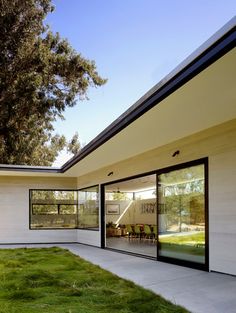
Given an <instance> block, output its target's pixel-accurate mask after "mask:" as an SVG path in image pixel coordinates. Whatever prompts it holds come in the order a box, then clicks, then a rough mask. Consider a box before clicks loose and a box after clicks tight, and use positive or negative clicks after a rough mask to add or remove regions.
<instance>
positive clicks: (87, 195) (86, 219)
mask: <svg viewBox="0 0 236 313" xmlns="http://www.w3.org/2000/svg"><path fill="white" fill-rule="evenodd" d="M98 192H99V187H98V186H93V187H89V188H84V189H81V190H79V207H78V228H85V229H90V230H98V229H99V196H98Z"/></svg>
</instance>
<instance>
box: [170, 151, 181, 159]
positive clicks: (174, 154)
mask: <svg viewBox="0 0 236 313" xmlns="http://www.w3.org/2000/svg"><path fill="white" fill-rule="evenodd" d="M179 153H180V151H179V150H176V151H175V152H174V153H173V154H172V157H173V158H174V157H175V156H176V155H178V154H179Z"/></svg>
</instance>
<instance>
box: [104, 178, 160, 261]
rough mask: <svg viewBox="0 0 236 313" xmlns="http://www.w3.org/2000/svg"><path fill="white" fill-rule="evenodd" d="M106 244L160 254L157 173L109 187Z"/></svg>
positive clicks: (138, 251) (125, 249)
mask: <svg viewBox="0 0 236 313" xmlns="http://www.w3.org/2000/svg"><path fill="white" fill-rule="evenodd" d="M105 210H106V212H105V213H106V215H105V216H106V247H109V248H113V249H118V250H122V251H128V252H133V253H137V254H142V255H147V256H151V257H156V255H157V247H156V239H157V231H156V229H157V227H156V216H157V207H156V175H148V176H143V177H140V178H136V179H131V180H126V181H123V182H119V183H114V184H110V185H107V186H106V187H105Z"/></svg>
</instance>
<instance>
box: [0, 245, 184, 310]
mask: <svg viewBox="0 0 236 313" xmlns="http://www.w3.org/2000/svg"><path fill="white" fill-rule="evenodd" d="M180 288H181V287H180ZM0 312H1V313H29V312H33V313H37V312H40V313H42V312H43V313H49V312H50V313H62V312H63V313H77V312H78V313H95V312H96V313H113V312H114V313H115V312H121V313H131V312H135V313H146V312H148V313H154V312H158V313H184V312H185V313H186V312H188V311H187V310H185V309H183V308H181V307H179V306H176V305H174V304H172V303H170V302H168V301H166V300H164V299H163V298H161V297H159V296H157V295H156V294H154V293H152V292H151V291H148V290H145V289H143V288H141V287H139V286H137V285H135V284H134V283H132V282H130V281H127V280H124V279H121V278H119V277H117V276H115V275H113V274H111V273H109V272H107V271H105V270H103V269H101V268H100V267H98V266H96V265H93V264H91V263H89V262H87V261H85V260H83V259H81V258H79V257H77V256H75V255H73V254H72V253H70V252H69V251H67V250H64V249H61V248H57V247H54V248H43V249H26V248H24V249H6V250H0Z"/></svg>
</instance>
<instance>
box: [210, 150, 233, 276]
mask: <svg viewBox="0 0 236 313" xmlns="http://www.w3.org/2000/svg"><path fill="white" fill-rule="evenodd" d="M209 203H210V209H209V230H210V240H209V248H210V251H209V255H210V269H211V270H213V271H218V272H224V273H229V274H233V275H236V150H233V151H226V152H223V153H220V154H217V155H214V156H212V157H210V158H209Z"/></svg>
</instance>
